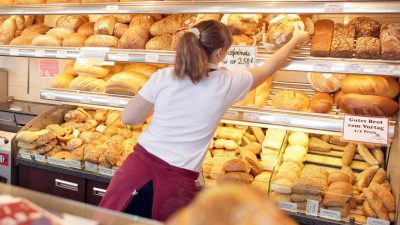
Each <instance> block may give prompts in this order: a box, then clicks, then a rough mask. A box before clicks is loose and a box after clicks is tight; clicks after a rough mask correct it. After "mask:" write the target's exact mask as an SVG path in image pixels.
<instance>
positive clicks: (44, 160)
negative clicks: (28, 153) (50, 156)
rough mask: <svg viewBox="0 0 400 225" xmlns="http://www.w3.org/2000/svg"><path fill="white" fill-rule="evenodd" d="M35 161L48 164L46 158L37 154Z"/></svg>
mask: <svg viewBox="0 0 400 225" xmlns="http://www.w3.org/2000/svg"><path fill="white" fill-rule="evenodd" d="M35 160H36V161H38V162H43V163H46V162H47V159H46V156H44V155H39V154H35Z"/></svg>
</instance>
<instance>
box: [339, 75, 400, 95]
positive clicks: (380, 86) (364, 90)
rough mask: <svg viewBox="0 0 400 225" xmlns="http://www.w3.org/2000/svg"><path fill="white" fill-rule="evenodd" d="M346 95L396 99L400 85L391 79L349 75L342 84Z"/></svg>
mask: <svg viewBox="0 0 400 225" xmlns="http://www.w3.org/2000/svg"><path fill="white" fill-rule="evenodd" d="M342 91H343V92H344V93H345V94H348V93H355V94H363V95H378V96H383V97H387V98H395V97H396V96H397V95H398V94H399V91H400V87H399V83H398V82H397V81H396V80H395V79H393V78H391V77H383V76H363V75H348V76H346V77H345V78H344V80H343V83H342Z"/></svg>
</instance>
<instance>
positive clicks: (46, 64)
mask: <svg viewBox="0 0 400 225" xmlns="http://www.w3.org/2000/svg"><path fill="white" fill-rule="evenodd" d="M59 73H60V60H58V59H56V60H53V59H44V60H40V61H39V76H40V77H54V76H56V75H57V74H59Z"/></svg>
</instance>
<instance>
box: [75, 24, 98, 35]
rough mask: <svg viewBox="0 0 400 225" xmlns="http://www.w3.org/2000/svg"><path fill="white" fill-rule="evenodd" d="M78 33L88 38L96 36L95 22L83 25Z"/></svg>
mask: <svg viewBox="0 0 400 225" xmlns="http://www.w3.org/2000/svg"><path fill="white" fill-rule="evenodd" d="M77 32H78V33H79V34H82V35H84V36H86V37H89V36H92V35H93V34H94V22H87V23H84V24H82V26H80V27H79V28H78V31H77Z"/></svg>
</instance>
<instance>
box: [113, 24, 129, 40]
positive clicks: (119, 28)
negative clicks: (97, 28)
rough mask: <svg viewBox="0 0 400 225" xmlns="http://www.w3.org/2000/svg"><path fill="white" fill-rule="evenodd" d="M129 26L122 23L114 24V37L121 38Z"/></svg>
mask: <svg viewBox="0 0 400 225" xmlns="http://www.w3.org/2000/svg"><path fill="white" fill-rule="evenodd" d="M128 28H129V26H128V25H127V24H123V23H115V27H114V36H115V37H117V38H121V37H122V35H124V33H125V31H126V30H128Z"/></svg>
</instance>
